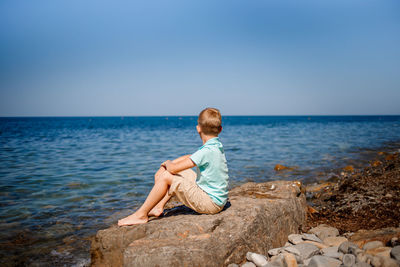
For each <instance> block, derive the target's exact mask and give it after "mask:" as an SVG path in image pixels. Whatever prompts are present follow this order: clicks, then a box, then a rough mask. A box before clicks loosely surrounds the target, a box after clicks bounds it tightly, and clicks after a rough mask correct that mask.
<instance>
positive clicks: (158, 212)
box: [148, 167, 171, 217]
mask: <svg viewBox="0 0 400 267" xmlns="http://www.w3.org/2000/svg"><path fill="white" fill-rule="evenodd" d="M165 171H166V170H165V168H163V167H160V169H158V171H157V172H156V174H155V175H154V183H156V182H157V180H158V179H159V178H160V176H161V175H162V174H163V173H164V172H165ZM170 199H171V196H170V195H168V191H167V193H166V194H165V196H164V198H163V199H161V201H160V202H158V204H157V205H156V206H155V207H154V208H153V209H152V210H151V211H150V212H149V214H148V216H155V217H159V216H160V215H161V214H162V213H163V211H164V206H165V204H167V202H168V201H169V200H170Z"/></svg>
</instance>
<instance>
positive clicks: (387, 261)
mask: <svg viewBox="0 0 400 267" xmlns="http://www.w3.org/2000/svg"><path fill="white" fill-rule="evenodd" d="M381 262H382V267H398V266H399V265H400V264H398V263H397V261H395V260H394V259H391V258H388V257H381Z"/></svg>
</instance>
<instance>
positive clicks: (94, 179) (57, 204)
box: [0, 116, 400, 266]
mask: <svg viewBox="0 0 400 267" xmlns="http://www.w3.org/2000/svg"><path fill="white" fill-rule="evenodd" d="M196 120H197V117H55V118H43V117H40V118H0V227H1V228H0V230H1V231H0V258H1V259H0V265H2V266H13V265H32V266H74V265H75V266H83V265H85V264H88V263H89V241H88V239H89V237H90V236H92V235H93V234H94V233H95V232H96V231H97V230H99V229H101V228H105V227H107V226H109V225H111V224H113V223H115V222H116V221H117V219H119V218H121V217H123V216H125V215H127V214H129V213H130V212H132V211H133V210H134V209H135V208H137V207H138V206H139V205H140V204H141V203H142V202H143V201H144V199H145V197H146V195H147V193H148V192H149V191H150V189H151V187H152V185H153V175H154V172H155V171H156V170H157V169H158V166H159V164H160V163H161V162H163V161H164V160H166V159H173V158H176V157H178V156H180V155H183V154H190V153H193V152H194V151H196V150H197V148H198V147H199V146H201V145H202V143H201V140H200V138H199V136H198V134H197V132H196V129H195V126H196V123H197V121H196ZM220 140H221V141H222V143H223V144H224V147H225V153H226V158H227V160H228V167H229V175H230V178H231V186H235V185H239V184H241V183H244V182H247V181H255V182H263V181H269V180H274V179H288V180H294V179H299V180H302V181H305V182H307V181H308V182H310V181H315V180H321V179H327V178H329V176H332V175H335V174H336V173H337V169H338V168H342V167H344V166H345V165H348V164H351V165H353V166H355V167H356V168H357V167H361V166H363V165H364V164H365V163H366V161H368V160H370V159H372V158H373V157H374V155H376V151H377V150H378V149H383V148H385V149H389V150H390V149H392V150H397V149H398V147H400V143H399V141H400V116H311V117H307V116H304V117H303V116H290V117H286V116H276V117H270V116H250V117H248V116H226V117H224V118H223V132H222V134H221V135H220ZM278 163H279V164H283V165H286V166H293V167H294V171H291V172H275V171H274V166H275V165H276V164H278Z"/></svg>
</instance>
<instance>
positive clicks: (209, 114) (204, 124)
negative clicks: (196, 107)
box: [197, 108, 222, 135]
mask: <svg viewBox="0 0 400 267" xmlns="http://www.w3.org/2000/svg"><path fill="white" fill-rule="evenodd" d="M221 121H222V116H221V113H220V112H219V110H218V109H216V108H206V109H203V110H202V111H201V112H200V114H199V118H198V120H197V122H198V124H199V126H200V128H201V131H202V132H203V133H204V134H206V135H218V134H219V133H220V132H221V130H222V126H221Z"/></svg>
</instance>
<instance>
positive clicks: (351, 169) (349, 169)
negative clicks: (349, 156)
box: [343, 165, 354, 172]
mask: <svg viewBox="0 0 400 267" xmlns="http://www.w3.org/2000/svg"><path fill="white" fill-rule="evenodd" d="M343 170H344V171H346V172H354V167H353V166H351V165H348V166H346V167H344V168H343Z"/></svg>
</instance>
